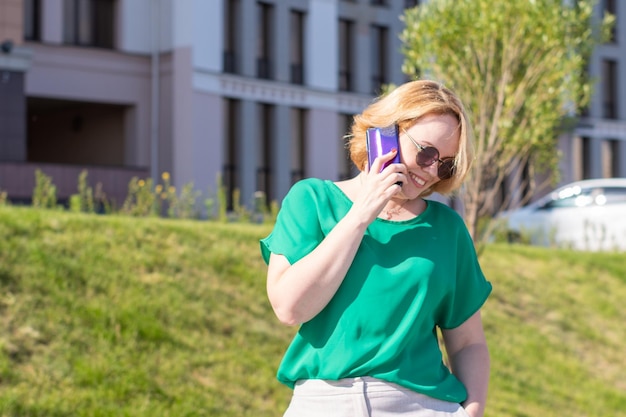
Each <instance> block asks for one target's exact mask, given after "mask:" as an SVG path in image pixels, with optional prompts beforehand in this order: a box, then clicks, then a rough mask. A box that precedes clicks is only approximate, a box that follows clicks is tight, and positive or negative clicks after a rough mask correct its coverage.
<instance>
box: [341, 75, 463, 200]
mask: <svg viewBox="0 0 626 417" xmlns="http://www.w3.org/2000/svg"><path fill="white" fill-rule="evenodd" d="M426 115H451V116H453V117H454V118H456V119H457V120H458V121H459V128H460V132H459V133H460V139H459V148H458V149H457V152H456V155H455V157H454V160H455V161H454V162H455V167H456V171H455V173H454V175H453V176H452V177H451V178H449V179H447V180H441V181H439V182H438V183H437V184H435V185H434V186H433V187H432V188H431V189H430V190H428V191H427V192H426V193H424V194H422V195H424V196H426V195H429V194H431V193H433V192H438V193H441V194H449V193H451V192H453V191H454V190H456V189H457V188H459V187H460V186H461V184H462V183H463V181H464V180H465V177H466V176H467V174H468V172H469V170H470V168H471V165H472V160H473V159H474V148H473V133H472V129H471V126H470V123H469V118H468V115H467V112H466V111H465V108H464V106H463V103H461V100H460V99H459V98H458V97H457V96H456V95H455V94H454V93H453V92H452V91H451V90H449V89H448V88H446V87H444V86H443V85H442V84H440V83H438V82H435V81H429V80H415V81H410V82H407V83H405V84H402V85H401V86H399V87H397V88H396V89H394V90H393V91H391V92H390V93H389V94H387V95H383V96H381V97H379V98H377V99H376V100H375V101H374V102H373V103H372V104H370V105H369V106H368V107H367V108H366V109H365V110H364V111H363V112H362V113H361V114H358V115H356V116H354V123H353V125H352V131H351V135H350V140H349V141H348V149H349V150H350V158H351V159H352V162H354V164H355V165H356V166H357V167H358V168H359V169H360V170H361V171H363V170H364V169H365V165H366V163H367V145H366V143H365V131H366V130H367V129H368V128H370V127H385V126H392V125H394V124H397V125H398V126H399V127H400V129H402V128H404V129H407V130H408V129H409V128H410V127H411V126H413V124H415V123H417V122H418V121H419V120H420V119H421V118H423V117H424V116H426Z"/></svg>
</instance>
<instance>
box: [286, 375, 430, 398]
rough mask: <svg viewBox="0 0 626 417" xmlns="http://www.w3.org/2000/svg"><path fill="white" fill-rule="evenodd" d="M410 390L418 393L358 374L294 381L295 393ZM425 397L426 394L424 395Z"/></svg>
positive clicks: (325, 393)
mask: <svg viewBox="0 0 626 417" xmlns="http://www.w3.org/2000/svg"><path fill="white" fill-rule="evenodd" d="M364 391H365V392H389V391H395V392H410V393H412V394H414V395H418V396H420V395H422V394H419V393H417V392H415V391H413V390H411V389H409V388H405V387H403V386H401V385H398V384H394V383H392V382H387V381H384V380H382V379H378V378H373V377H369V376H360V377H356V378H342V379H338V380H329V379H304V380H299V381H297V382H296V385H295V387H294V394H295V395H332V394H347V393H350V392H355V393H363V392H364ZM424 397H426V396H424Z"/></svg>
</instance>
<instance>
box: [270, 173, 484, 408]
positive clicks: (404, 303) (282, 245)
mask: <svg viewBox="0 0 626 417" xmlns="http://www.w3.org/2000/svg"><path fill="white" fill-rule="evenodd" d="M427 203H428V204H427V208H426V210H425V211H424V212H423V213H422V214H420V215H419V216H418V217H416V218H414V219H411V220H406V221H388V220H383V219H379V218H377V219H376V220H374V221H373V222H372V223H371V224H370V225H369V226H368V228H367V230H366V232H365V234H364V236H363V240H362V241H361V244H360V246H359V249H358V251H357V253H356V256H355V258H354V260H353V261H352V264H351V266H350V269H349V270H348V273H347V274H346V277H345V278H344V280H343V282H342V284H341V286H340V287H339V289H338V290H337V293H336V294H335V296H334V297H333V298H332V299H331V301H330V302H329V303H328V305H327V306H326V307H325V308H324V309H323V310H322V311H321V312H320V313H319V314H318V315H317V316H315V317H314V318H313V319H311V320H310V321H308V322H306V323H304V324H302V325H301V327H300V329H299V331H298V333H297V334H296V336H295V337H294V339H293V341H292V343H291V345H290V346H289V348H288V349H287V352H286V353H285V355H284V357H283V360H282V362H281V364H280V367H279V369H278V380H279V381H281V382H282V383H284V384H286V385H288V386H290V387H292V388H293V386H294V385H295V382H296V381H297V380H300V379H329V380H337V379H341V378H349V377H358V376H370V377H375V378H379V379H383V380H386V381H389V382H393V383H396V384H399V385H402V386H404V387H407V388H409V389H412V390H414V391H417V392H420V393H423V394H425V395H428V396H431V397H434V398H439V399H442V400H445V401H452V402H462V401H464V400H465V399H466V397H467V392H466V390H465V387H464V386H463V384H462V383H461V382H460V381H459V380H458V379H457V378H456V377H455V376H454V375H452V374H451V373H450V372H449V370H448V368H447V367H446V366H445V365H444V363H443V360H442V354H441V351H440V349H439V344H438V340H437V335H436V327H437V326H439V327H440V328H443V329H453V328H455V327H458V326H459V325H461V324H463V322H465V321H466V320H467V319H468V318H469V317H470V316H472V315H473V314H474V313H475V312H476V311H478V310H479V309H480V307H481V306H482V305H483V303H484V302H485V300H486V299H487V297H488V296H489V294H490V292H491V284H490V283H489V282H488V281H487V280H486V279H485V277H484V275H483V273H482V271H481V268H480V265H479V264H478V260H477V257H476V252H475V250H474V245H473V243H472V240H471V238H470V236H469V234H468V232H467V228H466V227H465V224H464V223H463V220H462V219H461V217H460V216H459V215H458V214H457V213H456V212H455V211H454V210H452V209H451V208H449V207H447V206H446V205H444V204H441V203H438V202H435V201H428V202H427ZM351 206H352V202H351V200H350V199H348V197H347V196H346V195H345V194H344V193H343V192H342V191H341V190H340V189H339V188H338V187H337V186H336V185H335V184H334V183H333V182H331V181H324V180H320V179H306V180H302V181H300V182H298V183H296V184H295V185H294V186H293V187H292V188H291V190H290V191H289V193H288V194H287V196H286V197H285V199H284V201H283V203H282V208H281V210H280V212H279V215H278V218H277V221H276V225H275V226H274V229H273V231H272V232H271V234H270V235H269V236H268V237H266V238H265V239H262V240H261V253H262V255H263V258H264V260H265V262H268V261H269V256H270V252H273V253H276V254H280V255H284V256H285V257H286V258H287V259H288V260H289V262H290V263H291V264H293V263H295V262H297V261H298V260H299V259H301V258H302V257H304V256H305V255H307V254H308V253H310V252H311V251H312V250H313V249H314V248H315V247H316V246H317V245H318V244H319V243H320V242H321V241H322V240H323V239H324V237H325V236H326V235H327V234H328V233H329V232H330V231H331V230H332V228H333V227H335V225H336V224H337V222H339V220H340V219H341V218H343V217H344V216H345V215H346V213H347V212H348V210H349V209H350V207H351Z"/></svg>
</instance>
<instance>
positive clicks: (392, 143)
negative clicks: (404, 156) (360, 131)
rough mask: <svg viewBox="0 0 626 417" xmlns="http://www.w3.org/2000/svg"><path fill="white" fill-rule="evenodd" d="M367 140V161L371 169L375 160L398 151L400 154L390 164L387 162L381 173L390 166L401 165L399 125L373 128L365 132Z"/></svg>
mask: <svg viewBox="0 0 626 417" xmlns="http://www.w3.org/2000/svg"><path fill="white" fill-rule="evenodd" d="M365 137H366V140H367V161H368V163H369V166H370V167H371V166H372V164H373V163H374V159H376V158H377V157H379V156H380V155H383V154H386V153H389V152H391V150H392V149H396V150H397V151H398V153H396V156H395V157H394V158H393V159H392V160H391V161H388V162H385V163H384V164H383V166H382V168H381V169H380V170H381V171H382V170H383V169H385V167H386V166H387V165H389V164H399V163H400V145H399V142H398V125H393V126H387V127H371V128H369V129H367V131H366V132H365Z"/></svg>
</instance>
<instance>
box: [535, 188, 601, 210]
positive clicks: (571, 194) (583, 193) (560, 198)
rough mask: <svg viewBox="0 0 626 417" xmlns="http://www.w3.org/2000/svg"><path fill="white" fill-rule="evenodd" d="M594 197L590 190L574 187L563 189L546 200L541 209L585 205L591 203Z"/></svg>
mask: <svg viewBox="0 0 626 417" xmlns="http://www.w3.org/2000/svg"><path fill="white" fill-rule="evenodd" d="M593 202H594V198H593V196H592V194H591V191H590V190H581V189H580V188H575V189H573V190H565V191H562V192H560V193H559V194H557V195H555V196H554V198H553V199H552V200H550V201H548V202H547V203H546V204H545V205H544V206H542V207H541V208H542V209H552V208H565V207H586V206H588V205H590V204H593Z"/></svg>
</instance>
